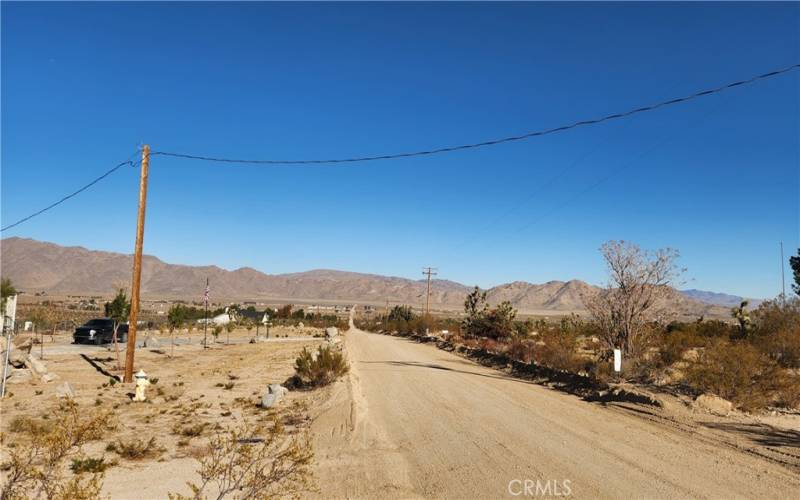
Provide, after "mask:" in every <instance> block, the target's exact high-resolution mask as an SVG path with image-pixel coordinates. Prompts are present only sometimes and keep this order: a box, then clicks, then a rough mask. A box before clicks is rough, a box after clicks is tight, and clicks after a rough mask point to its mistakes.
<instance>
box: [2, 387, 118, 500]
mask: <svg viewBox="0 0 800 500" xmlns="http://www.w3.org/2000/svg"><path fill="white" fill-rule="evenodd" d="M21 425H22V423H21V421H18V423H17V426H21ZM114 425H115V419H114V417H113V415H111V414H110V413H108V412H99V411H98V412H86V411H85V410H81V409H80V408H79V407H78V405H77V404H75V403H74V402H72V401H68V402H66V403H63V404H62V405H61V406H60V407H59V409H58V410H57V411H56V417H55V418H54V419H53V422H52V426H38V425H37V426H32V427H29V428H27V429H25V430H24V431H23V430H19V431H18V432H24V433H25V434H26V436H25V439H22V440H20V441H15V442H14V443H13V444H14V446H10V444H11V443H4V445H6V446H5V447H6V448H7V456H8V459H7V460H6V461H5V462H3V464H2V466H0V468H2V470H3V473H4V477H5V481H4V485H3V491H2V493H0V499H2V500H10V499H23V498H48V499H65V500H66V499H72V498H79V499H83V498H86V499H88V498H98V497H99V494H100V488H101V487H102V481H103V472H102V471H87V472H88V473H87V474H79V475H75V476H73V477H67V476H66V475H65V474H64V469H65V468H66V467H65V461H66V460H68V459H69V458H70V457H72V456H74V455H76V454H77V453H79V452H80V450H81V447H82V446H83V445H84V444H86V443H88V442H90V441H94V440H97V439H100V438H101V437H102V436H103V434H104V433H105V432H106V431H107V430H109V429H111V428H113V427H114ZM7 444H8V445H7Z"/></svg>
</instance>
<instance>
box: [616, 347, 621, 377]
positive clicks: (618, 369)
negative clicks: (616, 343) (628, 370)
mask: <svg viewBox="0 0 800 500" xmlns="http://www.w3.org/2000/svg"><path fill="white" fill-rule="evenodd" d="M614 371H615V372H617V373H619V372H621V371H622V349H614Z"/></svg>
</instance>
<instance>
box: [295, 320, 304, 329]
mask: <svg viewBox="0 0 800 500" xmlns="http://www.w3.org/2000/svg"><path fill="white" fill-rule="evenodd" d="M305 327H306V325H304V324H303V322H302V321H301V322H300V323H297V328H305Z"/></svg>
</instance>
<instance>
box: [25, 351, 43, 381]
mask: <svg viewBox="0 0 800 500" xmlns="http://www.w3.org/2000/svg"><path fill="white" fill-rule="evenodd" d="M25 364H26V365H27V366H28V368H30V369H31V371H32V372H33V373H34V374H35V375H36V376H37V377H42V376H44V375H45V374H46V373H47V367H46V366H45V364H44V363H43V362H42V360H40V359H36V358H34V357H33V356H31V355H30V354H29V355H28V359H26V360H25Z"/></svg>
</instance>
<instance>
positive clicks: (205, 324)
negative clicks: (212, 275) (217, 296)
mask: <svg viewBox="0 0 800 500" xmlns="http://www.w3.org/2000/svg"><path fill="white" fill-rule="evenodd" d="M204 298H205V300H204V301H203V302H205V303H206V320H205V321H204V322H203V349H205V348H206V347H208V278H206V292H205V295H204Z"/></svg>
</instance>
